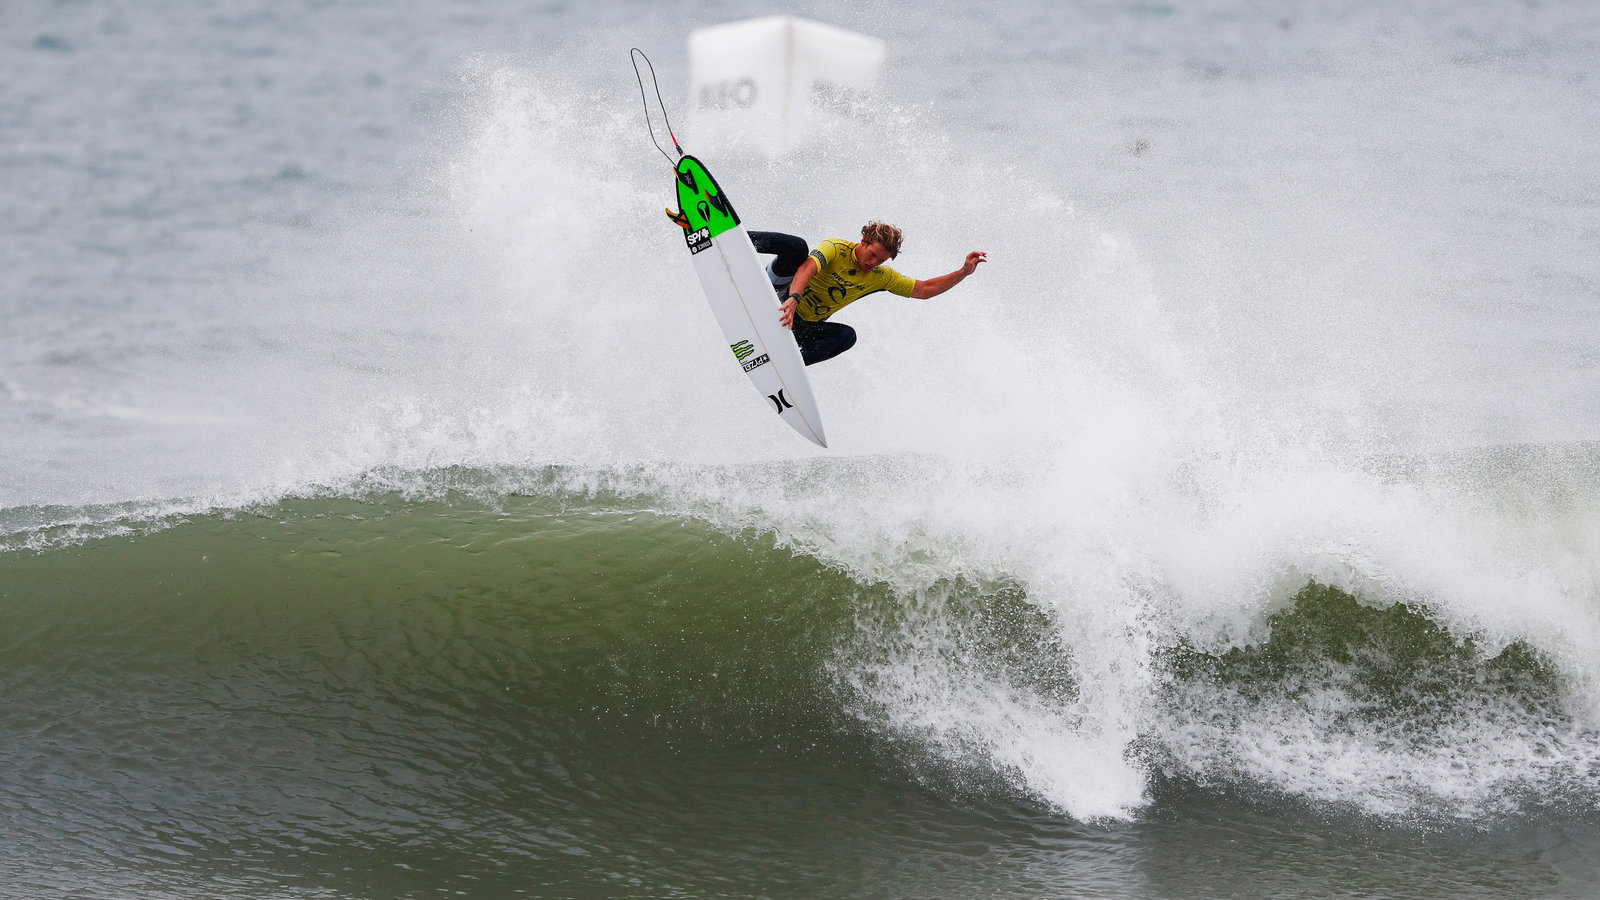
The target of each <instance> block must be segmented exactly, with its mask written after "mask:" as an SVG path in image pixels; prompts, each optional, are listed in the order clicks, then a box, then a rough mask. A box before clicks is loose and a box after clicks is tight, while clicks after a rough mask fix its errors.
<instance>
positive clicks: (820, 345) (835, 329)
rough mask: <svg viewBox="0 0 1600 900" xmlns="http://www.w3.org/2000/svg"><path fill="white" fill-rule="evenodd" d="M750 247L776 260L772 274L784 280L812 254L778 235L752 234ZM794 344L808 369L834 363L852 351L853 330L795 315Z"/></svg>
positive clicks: (799, 240)
mask: <svg viewBox="0 0 1600 900" xmlns="http://www.w3.org/2000/svg"><path fill="white" fill-rule="evenodd" d="M750 243H752V244H754V245H755V246H756V252H757V253H766V254H769V255H771V256H776V257H777V259H774V260H773V261H772V273H773V274H774V275H777V276H778V277H779V278H785V279H787V278H793V277H794V273H795V272H796V271H797V270H799V268H800V264H801V263H803V262H805V261H806V256H807V255H808V254H809V253H810V252H811V248H810V247H808V246H807V245H806V242H805V240H804V239H802V238H798V237H795V236H794V235H792V234H784V233H783V232H781V231H752V232H750ZM782 293H784V294H788V293H789V290H788V286H787V285H785V286H784V287H783V288H782ZM794 342H795V343H796V344H799V345H800V358H801V359H804V360H805V361H806V365H808V366H809V365H813V364H815V363H819V362H822V361H823V360H825V359H833V358H834V357H835V356H838V355H839V354H841V353H843V352H845V351H846V350H849V349H850V348H851V347H854V346H855V345H856V330H855V329H854V328H851V327H850V326H849V325H845V324H844V323H842V322H828V321H822V322H807V321H806V320H804V319H802V318H800V317H799V316H798V315H796V316H795V317H794Z"/></svg>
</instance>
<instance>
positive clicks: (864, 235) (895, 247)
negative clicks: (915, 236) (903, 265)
mask: <svg viewBox="0 0 1600 900" xmlns="http://www.w3.org/2000/svg"><path fill="white" fill-rule="evenodd" d="M904 239H905V235H903V234H901V233H900V229H898V228H896V227H894V226H893V225H890V224H888V223H887V222H879V221H878V220H877V219H873V220H872V221H871V222H868V223H867V224H865V225H863V226H861V243H863V244H881V245H882V246H883V249H885V250H887V251H889V258H890V259H894V258H895V257H896V256H899V255H900V242H901V241H902V240H904Z"/></svg>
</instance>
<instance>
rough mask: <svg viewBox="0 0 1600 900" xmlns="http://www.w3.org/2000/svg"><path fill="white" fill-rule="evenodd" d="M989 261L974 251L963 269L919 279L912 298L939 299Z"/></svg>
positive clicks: (968, 256)
mask: <svg viewBox="0 0 1600 900" xmlns="http://www.w3.org/2000/svg"><path fill="white" fill-rule="evenodd" d="M988 261H989V254H987V253H984V252H983V251H982V250H974V251H972V252H971V253H968V254H967V261H966V262H965V263H963V264H962V266H961V268H959V269H957V270H955V271H954V272H951V273H950V274H949V275H940V276H939V277H937V278H929V279H926V280H923V279H918V280H917V283H916V286H915V287H913V288H912V289H911V296H912V298H914V299H917V300H926V299H928V298H929V297H937V296H939V295H940V294H942V293H944V292H945V291H948V290H950V289H951V288H953V287H955V286H956V285H958V284H960V283H961V282H962V280H964V279H965V278H966V277H967V276H968V275H971V274H972V273H973V272H976V271H978V264H979V263H982V262H988ZM795 280H796V281H799V280H800V279H799V278H796V279H795Z"/></svg>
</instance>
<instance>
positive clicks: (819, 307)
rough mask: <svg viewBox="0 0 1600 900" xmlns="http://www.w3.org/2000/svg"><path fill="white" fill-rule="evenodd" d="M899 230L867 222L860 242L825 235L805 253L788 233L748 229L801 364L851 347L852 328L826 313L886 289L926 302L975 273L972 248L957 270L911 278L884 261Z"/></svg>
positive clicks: (978, 257)
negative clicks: (765, 257) (766, 259)
mask: <svg viewBox="0 0 1600 900" xmlns="http://www.w3.org/2000/svg"><path fill="white" fill-rule="evenodd" d="M903 237H904V236H903V235H902V234H901V232H900V229H898V228H896V227H894V226H893V225H887V224H885V223H883V222H876V221H874V222H868V223H867V224H866V225H865V226H863V227H862V229H861V240H860V241H847V240H844V239H843V238H829V239H827V240H825V241H823V242H822V243H820V244H818V245H817V246H816V249H814V250H812V251H811V252H810V254H809V255H807V253H806V243H805V241H804V240H802V239H801V238H798V237H795V236H794V235H792V234H783V233H781V232H776V231H752V232H750V242H751V243H753V244H754V245H755V248H756V252H758V253H766V254H772V255H773V256H774V257H775V258H774V259H773V261H772V263H771V264H770V265H768V266H767V277H768V278H770V279H771V280H772V283H773V285H774V286H775V287H777V289H778V291H779V293H781V294H783V295H784V301H783V305H782V306H780V307H779V308H778V319H779V321H781V322H782V323H783V325H784V327H785V328H790V329H793V331H794V340H795V343H796V344H798V345H799V346H800V356H801V357H802V358H803V359H805V363H806V365H808V366H809V365H813V364H815V363H819V362H822V361H823V360H825V359H832V358H834V357H835V356H838V355H839V354H841V353H843V352H845V351H846V350H849V349H850V348H851V347H853V346H855V343H856V330H855V329H854V328H851V327H850V326H849V325H845V324H844V323H842V322H829V321H828V317H829V316H831V315H833V314H834V313H836V312H838V311H839V310H841V309H843V308H845V307H846V306H849V305H850V304H852V303H854V302H856V301H857V300H860V299H861V298H862V297H865V296H867V295H868V294H874V293H877V292H878V291H888V292H889V293H891V294H896V295H898V296H901V297H910V298H913V299H916V300H926V299H928V298H930V297H937V296H939V295H940V294H942V293H944V292H945V291H948V290H950V289H951V288H953V287H955V286H956V285H958V284H960V283H961V282H962V280H963V279H965V278H966V277H967V276H968V275H971V274H972V273H973V272H975V271H977V269H978V264H979V263H982V262H986V261H987V260H988V255H987V254H985V253H983V252H981V251H978V250H974V251H972V252H971V253H968V254H967V259H966V262H965V263H963V264H962V266H961V268H959V269H957V270H955V271H954V272H951V273H950V274H948V275H940V276H938V277H937V278H928V279H913V278H910V277H908V276H905V275H902V274H900V273H899V272H897V271H895V270H894V269H891V268H889V267H888V266H886V265H884V263H885V262H886V261H888V260H891V259H894V258H895V257H896V256H899V255H900V242H901V240H902V239H903Z"/></svg>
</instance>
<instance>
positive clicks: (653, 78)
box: [628, 47, 683, 169]
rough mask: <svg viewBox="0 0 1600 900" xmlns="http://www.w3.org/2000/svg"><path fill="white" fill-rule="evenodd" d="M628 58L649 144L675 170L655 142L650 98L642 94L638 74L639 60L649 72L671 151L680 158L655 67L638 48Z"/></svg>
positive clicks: (681, 150)
mask: <svg viewBox="0 0 1600 900" xmlns="http://www.w3.org/2000/svg"><path fill="white" fill-rule="evenodd" d="M635 54H638V55H637V56H635ZM628 58H629V59H632V60H633V77H634V78H636V79H638V80H639V102H641V103H643V104H644V127H646V128H648V129H650V143H652V144H655V145H656V149H657V150H661V155H662V156H665V157H666V158H667V165H669V166H672V167H673V168H674V169H676V168H677V167H678V164H677V163H675V162H673V160H672V156H671V155H670V154H668V153H667V151H666V150H663V149H662V147H661V142H660V141H658V140H656V129H655V126H653V125H651V124H650V98H649V97H648V96H647V95H646V94H645V92H644V76H643V75H641V74H639V60H640V59H643V60H644V64H645V67H646V68H648V69H649V70H650V83H651V84H652V85H654V86H655V89H656V105H657V106H660V107H661V120H662V121H663V122H666V123H667V136H668V137H670V138H672V149H674V150H676V151H678V155H679V156H682V155H683V148H682V147H680V146H678V136H677V135H675V134H673V133H672V120H671V119H669V118H667V105H666V104H665V103H663V102H661V84H660V82H658V81H656V67H655V66H653V65H651V64H650V57H648V56H645V55H644V51H643V50H640V49H639V48H638V47H634V48H633V49H631V50H629V51H628Z"/></svg>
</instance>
